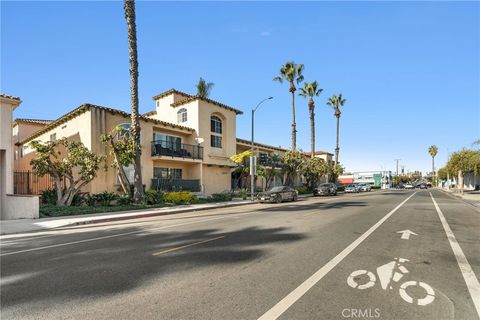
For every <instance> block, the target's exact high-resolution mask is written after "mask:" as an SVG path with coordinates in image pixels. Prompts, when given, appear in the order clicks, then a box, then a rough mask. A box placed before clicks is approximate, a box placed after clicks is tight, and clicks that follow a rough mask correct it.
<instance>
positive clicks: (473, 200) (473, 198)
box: [440, 189, 480, 209]
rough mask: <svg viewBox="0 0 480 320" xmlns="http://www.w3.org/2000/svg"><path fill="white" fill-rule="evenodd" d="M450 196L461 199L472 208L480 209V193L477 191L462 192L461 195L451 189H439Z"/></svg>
mask: <svg viewBox="0 0 480 320" xmlns="http://www.w3.org/2000/svg"><path fill="white" fill-rule="evenodd" d="M440 190H442V191H444V192H446V193H448V194H450V195H452V196H455V197H457V198H459V199H462V200H463V201H465V202H467V203H469V204H471V205H472V206H474V207H477V208H479V209H480V191H479V190H471V191H464V193H463V195H461V194H460V193H457V192H455V191H456V190H454V189H451V190H448V189H440Z"/></svg>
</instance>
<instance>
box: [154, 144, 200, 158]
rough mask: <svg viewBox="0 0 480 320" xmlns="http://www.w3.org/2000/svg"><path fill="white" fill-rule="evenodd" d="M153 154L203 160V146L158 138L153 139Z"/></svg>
mask: <svg viewBox="0 0 480 320" xmlns="http://www.w3.org/2000/svg"><path fill="white" fill-rule="evenodd" d="M152 156H168V157H172V158H174V157H176V158H183V159H193V160H202V159H203V147H200V146H198V145H192V144H185V143H178V142H174V141H166V140H156V141H152Z"/></svg>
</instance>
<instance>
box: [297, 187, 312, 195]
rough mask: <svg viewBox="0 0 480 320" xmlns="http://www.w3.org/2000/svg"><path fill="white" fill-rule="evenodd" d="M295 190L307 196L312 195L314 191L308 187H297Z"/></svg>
mask: <svg viewBox="0 0 480 320" xmlns="http://www.w3.org/2000/svg"><path fill="white" fill-rule="evenodd" d="M295 190H297V191H298V194H307V193H312V190H310V189H309V188H308V187H306V186H301V187H296V188H295Z"/></svg>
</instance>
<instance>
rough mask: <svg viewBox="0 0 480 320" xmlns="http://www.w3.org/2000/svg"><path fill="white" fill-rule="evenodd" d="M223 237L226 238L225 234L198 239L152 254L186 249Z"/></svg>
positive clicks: (156, 254) (157, 254)
mask: <svg viewBox="0 0 480 320" xmlns="http://www.w3.org/2000/svg"><path fill="white" fill-rule="evenodd" d="M221 238H225V236H220V237H216V238H213V239H207V240H203V241H198V242H194V243H190V244H186V245H184V246H180V247H176V248H171V249H166V250H163V251H159V252H155V253H152V256H159V255H161V254H164V253H169V252H173V251H177V250H181V249H185V248H188V247H193V246H196V245H199V244H202V243H207V242H210V241H214V240H218V239H221Z"/></svg>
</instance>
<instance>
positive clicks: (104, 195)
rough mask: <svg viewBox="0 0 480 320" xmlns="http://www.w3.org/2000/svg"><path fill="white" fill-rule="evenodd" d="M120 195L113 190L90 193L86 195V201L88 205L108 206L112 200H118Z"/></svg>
mask: <svg viewBox="0 0 480 320" xmlns="http://www.w3.org/2000/svg"><path fill="white" fill-rule="evenodd" d="M117 199H118V195H117V194H116V193H113V192H108V191H103V192H100V193H95V194H88V195H86V197H85V203H86V204H87V206H102V207H108V206H110V205H111V203H112V201H114V200H117Z"/></svg>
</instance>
